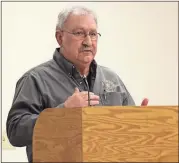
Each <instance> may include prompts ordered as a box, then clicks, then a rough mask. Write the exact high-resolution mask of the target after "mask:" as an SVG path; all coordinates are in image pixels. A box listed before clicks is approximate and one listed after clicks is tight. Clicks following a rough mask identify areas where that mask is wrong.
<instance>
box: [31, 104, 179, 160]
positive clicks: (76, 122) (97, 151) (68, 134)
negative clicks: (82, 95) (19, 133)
mask: <svg viewBox="0 0 179 163" xmlns="http://www.w3.org/2000/svg"><path fill="white" fill-rule="evenodd" d="M41 114H42V115H41V116H40V118H38V120H37V123H36V126H35V129H34V137H33V151H34V153H33V160H34V162H178V107H177V106H170V107H167V106H160V107H159V106H148V107H124V106H123V107H120V106H117V107H90V108H82V109H80V108H79V109H57V108H56V109H47V110H45V111H44V112H42V113H41ZM43 114H44V115H45V114H46V115H48V116H43ZM37 124H38V125H37Z"/></svg>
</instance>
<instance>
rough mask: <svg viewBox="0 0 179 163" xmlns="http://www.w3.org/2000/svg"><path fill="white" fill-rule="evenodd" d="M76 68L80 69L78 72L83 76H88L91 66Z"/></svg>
mask: <svg viewBox="0 0 179 163" xmlns="http://www.w3.org/2000/svg"><path fill="white" fill-rule="evenodd" d="M76 69H77V70H78V72H79V73H80V75H81V76H88V74H89V67H86V68H78V67H76Z"/></svg>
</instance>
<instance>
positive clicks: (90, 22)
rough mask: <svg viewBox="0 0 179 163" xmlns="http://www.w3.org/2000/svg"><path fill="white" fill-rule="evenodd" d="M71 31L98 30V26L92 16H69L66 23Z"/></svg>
mask: <svg viewBox="0 0 179 163" xmlns="http://www.w3.org/2000/svg"><path fill="white" fill-rule="evenodd" d="M65 26H66V27H68V26H69V27H70V28H71V29H88V28H90V29H92V30H96V29H97V24H96V21H95V19H94V17H93V16H92V15H69V17H68V18H67V20H66V23H65Z"/></svg>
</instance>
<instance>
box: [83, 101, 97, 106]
mask: <svg viewBox="0 0 179 163" xmlns="http://www.w3.org/2000/svg"><path fill="white" fill-rule="evenodd" d="M98 104H99V100H96V101H95V100H90V105H91V106H95V105H98ZM85 105H86V106H88V101H86V102H85Z"/></svg>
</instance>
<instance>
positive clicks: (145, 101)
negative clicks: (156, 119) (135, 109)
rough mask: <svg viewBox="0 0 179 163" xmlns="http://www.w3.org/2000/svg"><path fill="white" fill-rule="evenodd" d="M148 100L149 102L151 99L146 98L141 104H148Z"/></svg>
mask: <svg viewBox="0 0 179 163" xmlns="http://www.w3.org/2000/svg"><path fill="white" fill-rule="evenodd" d="M148 102H149V100H148V99H147V98H144V99H143V101H142V103H141V106H147V105H148Z"/></svg>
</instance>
